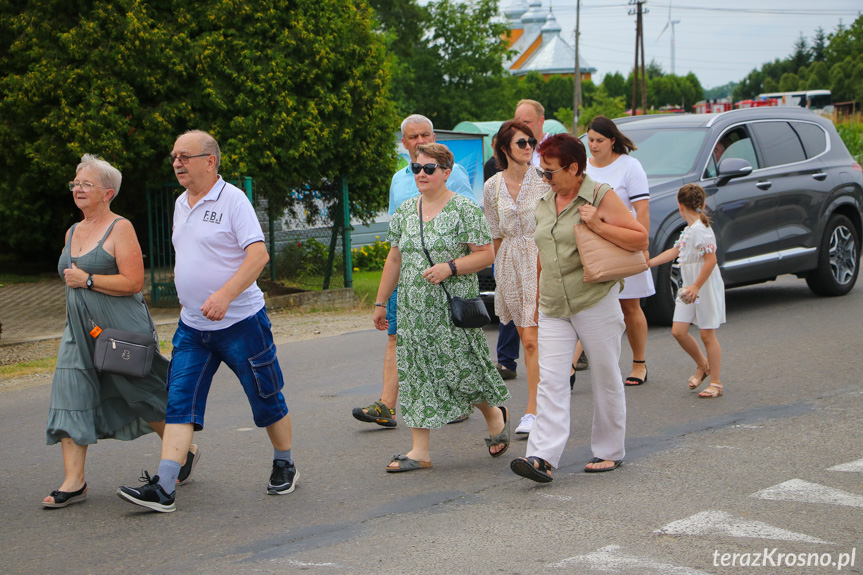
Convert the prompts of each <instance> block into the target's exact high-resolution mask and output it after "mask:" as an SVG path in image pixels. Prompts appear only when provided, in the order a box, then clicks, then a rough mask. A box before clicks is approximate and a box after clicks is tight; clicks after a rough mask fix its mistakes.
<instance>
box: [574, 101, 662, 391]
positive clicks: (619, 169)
mask: <svg viewBox="0 0 863 575" xmlns="http://www.w3.org/2000/svg"><path fill="white" fill-rule="evenodd" d="M587 144H588V147H589V148H590V156H591V157H590V158H588V160H587V167H586V169H585V171H586V172H587V174H588V175H589V176H590V177H591V178H593V180H594V181H597V182H601V183H605V184H608V185H610V186H611V187H612V189H614V192H615V193H616V194H617V195H618V196H620V199H621V200H623V203H624V204H625V205H626V207H627V209H628V210H629V211H630V212H632V215H634V216H635V219H636V220H638V223H639V224H641V225H642V226H644V229H645V230H647V231H648V232H649V231H650V207H649V206H650V202H649V200H650V190H649V188H648V184H647V174H645V173H644V168H642V167H641V164H640V163H639V162H638V160H636V159H635V158H633V157H632V156H630V155H629V152H631V151H633V150H636V149H638V148H636V146H635V144H633V143H632V141H631V140H630V139H629V138H627V137H626V136H625V135H623V133H622V132H621V131H620V128H618V127H617V124H615V123H614V122H612V121H611V120H610V119H608V118H606V117H605V116H597V117H596V118H594V119H593V121H592V122H591V123H590V125H589V126H588V128H587ZM644 257H645V259H649V258H650V256H649V255H648V254H647V252H645V254H644ZM654 293H656V290H655V289H654V287H653V276H651V275H650V270H646V271H644V272H642V273H640V274H638V275H636V276H632V277H628V278H626V280H625V281H624V287H623V291H621V292H620V297H619V300H620V308H621V310H622V311H623V321H624V322H625V323H626V337H627V339H628V340H629V346H630V347H631V348H632V373H631V374H630V375H629V377H627V378H626V381H624V384H625V385H641V384H643V383H646V382H647V363H646V360H645V357H644V354H645V347H646V346H647V319H646V318H645V317H644V312H643V311H641V298H643V297H649V296H652V295H653V294H654ZM580 353H581V349H577V350H576V359H577V358H578V357H579V355H580ZM573 363H575V362H573Z"/></svg>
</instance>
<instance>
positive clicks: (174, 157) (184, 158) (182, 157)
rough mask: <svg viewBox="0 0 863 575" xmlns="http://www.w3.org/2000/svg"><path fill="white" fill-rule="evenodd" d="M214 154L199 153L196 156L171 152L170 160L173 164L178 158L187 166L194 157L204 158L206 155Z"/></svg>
mask: <svg viewBox="0 0 863 575" xmlns="http://www.w3.org/2000/svg"><path fill="white" fill-rule="evenodd" d="M212 155H213V154H198V155H195V156H190V155H188V154H170V155H169V156H168V161H169V162H171V164H172V165H173V164H174V162H176V161H177V160H180V163H181V164H183V165H184V166H185V165H186V164H188V163H189V160H191V159H192V158H203V157H204V156H212Z"/></svg>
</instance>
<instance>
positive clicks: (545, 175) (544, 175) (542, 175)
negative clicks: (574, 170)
mask: <svg viewBox="0 0 863 575" xmlns="http://www.w3.org/2000/svg"><path fill="white" fill-rule="evenodd" d="M571 165H572V164H567V165H566V166H564V167H562V168H558V169H556V170H552V171H550V172H547V171H545V170H543V169H542V168H536V173H537V174H539V177H540V178H545V179H546V180H551V177H552V176H553V175H554V174H555V173H557V172H559V171H561V170H565V169H566V168H568V167H569V166H571Z"/></svg>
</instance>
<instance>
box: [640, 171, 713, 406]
mask: <svg viewBox="0 0 863 575" xmlns="http://www.w3.org/2000/svg"><path fill="white" fill-rule="evenodd" d="M704 200H705V195H704V190H703V189H702V188H701V186H699V185H697V184H686V185H685V186H683V187H682V188H680V191H678V192H677V203H678V205H679V209H680V215H681V216H683V219H684V220H686V223H687V224H688V225H687V226H686V228H684V230H683V233H681V234H680V239H679V240H677V242H675V244H674V247H672V248H671V249H669V250H666V251H664V252H662V253H661V254H659V255H658V256H656V257H655V258H652V259H651V260H650V262H649V265H650V267H653V266H658V265H662V264H664V263H667V262H670V261H671V260H673V259H674V258H679V260H678V261H679V262H680V275H681V276H682V279H683V285H684V287H682V288H680V289H679V290H678V292H677V301H676V303H675V305H674V322H673V324H672V327H671V335H673V336H674V338H675V339H676V340H677V343H679V344H680V347H682V348H683V351H685V352H686V353H688V354H689V356H690V357H692V359H693V360H694V361H695V366H696V370H695V375H693V376H692V377H690V378H689V389H692V390H694V389H695V388H697V387H698V386H699V385H701V384H702V382H704V380H705V379H707V378H708V377H710V385H708V386H707V388H706V389H705V390H704V391H702V392H701V393H699V394H698V397H709V398H713V397H719V396H720V395H722V382H721V380H720V379H719V369H720V367H721V364H722V349H721V348H720V347H719V341H718V340H717V339H716V328H718V327H719V326H720V325H722V324H723V323H725V284H724V283H723V282H722V275H721V274H720V273H719V266H717V265H716V236H715V235H714V234H713V230H711V229H710V219H709V218H708V217H707V214H705V213H704V209H705V208H704ZM693 323H694V324H696V325H697V326H698V327H699V329H700V330H701V341H702V342H703V343H704V349H705V350H706V351H707V357H704V354H703V353H701V348H699V347H698V342H697V341H696V340H695V338H694V337H692V336H691V335H689V325H690V324H693Z"/></svg>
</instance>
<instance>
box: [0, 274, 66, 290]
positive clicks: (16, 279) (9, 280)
mask: <svg viewBox="0 0 863 575" xmlns="http://www.w3.org/2000/svg"><path fill="white" fill-rule="evenodd" d="M51 277H52V276H50V275H48V274H40V275H35V274H34V275H19V274H9V273H0V287H2V286H4V285H5V286H9V285H16V284H34V283H36V282H41V281H44V280H47V279H51ZM53 277H56V276H53Z"/></svg>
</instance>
